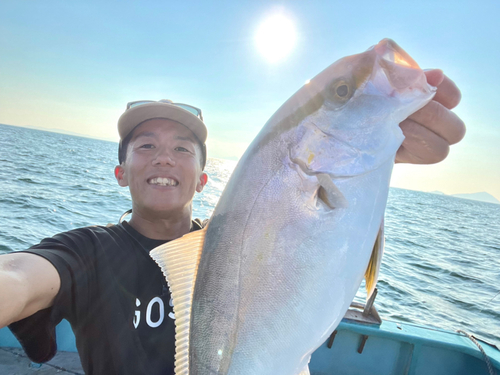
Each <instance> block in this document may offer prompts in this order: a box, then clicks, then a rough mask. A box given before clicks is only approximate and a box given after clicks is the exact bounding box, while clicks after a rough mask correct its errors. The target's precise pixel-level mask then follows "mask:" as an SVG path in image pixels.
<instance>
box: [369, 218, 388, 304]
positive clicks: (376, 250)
mask: <svg viewBox="0 0 500 375" xmlns="http://www.w3.org/2000/svg"><path fill="white" fill-rule="evenodd" d="M384 244H385V239H384V220H382V223H381V224H380V229H379V231H378V234H377V238H376V239H375V244H374V245H373V250H372V256H371V257H370V262H369V263H368V267H367V268H366V272H365V279H366V299H367V300H368V299H370V297H371V295H372V293H373V291H374V290H375V286H376V285H377V280H378V273H379V271H380V265H381V264H382V255H383V253H384Z"/></svg>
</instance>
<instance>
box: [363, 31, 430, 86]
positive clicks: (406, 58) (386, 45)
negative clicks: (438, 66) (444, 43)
mask: <svg viewBox="0 0 500 375" xmlns="http://www.w3.org/2000/svg"><path fill="white" fill-rule="evenodd" d="M373 50H374V52H375V53H376V54H377V57H378V59H377V60H378V64H379V66H380V67H381V68H382V70H383V71H384V73H385V76H386V77H387V80H388V81H389V84H390V86H391V87H392V88H393V89H395V90H396V91H398V92H404V91H406V90H408V89H410V90H411V89H415V88H421V89H422V88H423V87H426V86H427V85H426V83H427V81H426V80H425V79H422V77H424V75H423V72H422V70H421V69H420V67H419V66H418V64H417V63H416V62H415V60H413V59H412V58H411V56H410V55H408V53H406V51H405V50H403V49H402V48H401V47H400V46H399V45H398V44H397V43H396V42H395V41H393V40H391V39H383V40H382V41H380V42H379V43H378V44H377V45H376V46H375V47H373Z"/></svg>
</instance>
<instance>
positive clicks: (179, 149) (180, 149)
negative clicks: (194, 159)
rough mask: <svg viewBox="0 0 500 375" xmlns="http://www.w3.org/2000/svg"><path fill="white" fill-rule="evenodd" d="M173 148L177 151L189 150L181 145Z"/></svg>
mask: <svg viewBox="0 0 500 375" xmlns="http://www.w3.org/2000/svg"><path fill="white" fill-rule="evenodd" d="M175 149H176V150H177V151H182V152H189V150H188V149H187V148H184V147H181V146H179V147H176V148H175Z"/></svg>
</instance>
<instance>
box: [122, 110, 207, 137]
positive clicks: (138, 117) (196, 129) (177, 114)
mask: <svg viewBox="0 0 500 375" xmlns="http://www.w3.org/2000/svg"><path fill="white" fill-rule="evenodd" d="M154 118H165V119H169V120H173V121H177V122H178V123H180V124H182V125H184V126H185V127H186V128H188V129H189V130H191V131H192V132H193V133H194V135H195V136H196V137H197V138H198V140H199V141H200V143H201V144H202V145H204V144H205V142H206V141H207V135H208V131H207V127H206V126H205V124H204V123H203V121H201V120H200V119H199V118H198V117H196V116H195V115H194V114H192V113H191V112H189V111H187V110H185V109H183V108H181V107H178V106H176V105H175V104H170V103H165V102H151V103H145V104H141V105H138V106H136V107H132V108H130V109H127V110H126V111H125V112H124V113H123V114H122V115H121V116H120V119H119V120H118V133H119V134H120V140H121V141H123V140H124V139H125V138H126V137H127V135H129V134H130V132H131V131H132V130H134V129H135V127H136V126H137V125H139V124H142V123H143V122H144V121H147V120H151V119H154Z"/></svg>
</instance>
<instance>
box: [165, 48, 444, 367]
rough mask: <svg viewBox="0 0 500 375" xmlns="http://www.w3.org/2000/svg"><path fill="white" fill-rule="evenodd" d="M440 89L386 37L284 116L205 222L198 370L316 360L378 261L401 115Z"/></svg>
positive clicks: (322, 78)
mask: <svg viewBox="0 0 500 375" xmlns="http://www.w3.org/2000/svg"><path fill="white" fill-rule="evenodd" d="M434 91H435V90H434V88H432V87H431V86H429V85H427V82H426V79H425V75H424V74H423V72H422V71H421V70H420V69H419V67H418V65H417V64H416V63H415V62H414V61H413V60H412V59H411V57H409V56H408V55H407V54H406V53H405V52H404V51H403V50H402V49H401V48H400V47H399V46H397V44H395V43H394V42H393V41H391V40H387V39H386V40H383V41H381V42H380V43H379V44H378V45H376V46H375V47H372V48H371V49H369V50H368V51H366V52H364V53H362V54H359V55H354V56H349V57H346V58H343V59H341V60H339V61H337V62H336V63H334V64H333V65H331V66H330V67H328V68H327V69H325V70H324V71H323V72H321V73H320V74H319V75H318V76H316V77H315V78H314V79H312V80H311V81H310V83H309V84H307V85H305V86H304V87H303V88H301V89H300V90H299V91H298V92H297V93H296V94H295V95H294V96H292V97H291V98H290V99H289V100H288V101H287V102H286V103H285V104H284V105H283V106H282V107H281V108H280V109H279V110H278V111H277V113H276V114H275V115H273V117H272V118H271V119H270V120H269V121H268V123H267V124H266V125H265V126H264V128H263V129H262V131H261V133H259V135H258V136H257V138H256V139H255V140H254V141H253V142H252V144H251V145H250V147H249V148H248V149H247V151H246V152H245V154H244V156H243V157H242V158H241V160H240V162H239V163H238V166H237V167H236V169H235V171H234V172H233V175H232V176H231V178H230V180H229V182H228V184H227V185H226V188H225V190H224V192H223V194H222V196H221V198H220V200H219V202H218V204H217V207H216V209H215V211H214V213H213V216H212V218H211V219H210V222H209V225H208V228H207V231H206V237H205V241H204V245H203V252H202V254H201V260H200V263H199V267H198V273H197V276H196V283H195V286H194V294H193V302H192V311H191V318H190V334H189V374H190V375H199V374H221V375H222V374H224V375H250V374H252V375H253V374H259V375H265V374H272V375H281V374H283V375H297V374H300V373H302V372H303V371H306V370H307V364H308V362H309V359H310V355H311V354H312V352H313V351H314V350H315V349H316V348H317V347H319V346H320V345H321V344H322V343H323V342H324V340H326V338H327V337H328V336H329V335H330V334H331V332H332V331H333V329H334V328H335V327H336V326H337V325H338V323H339V322H340V320H341V319H342V317H343V315H344V313H345V312H346V310H347V309H348V307H349V305H350V303H351V301H352V299H353V298H354V296H355V294H356V292H357V290H358V288H359V285H360V284H361V281H362V279H363V276H364V273H365V270H366V269H367V266H368V262H369V260H370V256H371V253H372V249H373V246H374V243H375V240H376V238H377V235H378V233H379V230H380V228H381V225H382V223H383V216H384V210H385V206H386V201H387V195H388V189H389V182H390V176H391V172H392V167H393V164H394V157H395V153H396V151H397V149H398V148H399V146H400V145H401V143H402V140H403V138H404V137H403V135H402V132H401V130H400V129H399V126H398V124H399V122H401V121H402V120H403V119H404V118H406V117H407V116H408V115H410V114H411V113H412V112H414V111H416V110H417V109H419V108H421V107H422V106H423V105H425V103H427V102H428V101H429V100H430V99H431V98H432V96H433V93H434ZM174 309H175V301H174Z"/></svg>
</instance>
